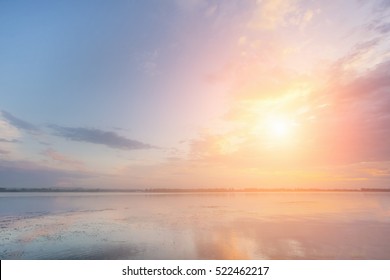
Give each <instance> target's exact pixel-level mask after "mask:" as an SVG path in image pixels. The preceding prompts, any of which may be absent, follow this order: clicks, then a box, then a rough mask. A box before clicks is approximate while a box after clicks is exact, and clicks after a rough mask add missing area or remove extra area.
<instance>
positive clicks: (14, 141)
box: [0, 138, 19, 143]
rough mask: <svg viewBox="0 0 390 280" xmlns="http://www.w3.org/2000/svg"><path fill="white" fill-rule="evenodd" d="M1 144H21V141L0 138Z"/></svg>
mask: <svg viewBox="0 0 390 280" xmlns="http://www.w3.org/2000/svg"><path fill="white" fill-rule="evenodd" d="M0 142H3V143H17V142H19V141H18V140H16V139H5V138H0Z"/></svg>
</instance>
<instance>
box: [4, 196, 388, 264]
mask: <svg viewBox="0 0 390 280" xmlns="http://www.w3.org/2000/svg"><path fill="white" fill-rule="evenodd" d="M0 259H337V260H340V259H390V193H360V192H356V193H342V192H334V193H332V192H326V193H318V192H317V193H314V192H313V193H306V192H304V193H294V192H285V193H283V192H281V193H277V192H275V193H214V194H210V193H204V194H202V193H197V194H183V193H176V194H139V193H0Z"/></svg>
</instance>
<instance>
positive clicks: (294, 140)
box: [0, 0, 390, 189]
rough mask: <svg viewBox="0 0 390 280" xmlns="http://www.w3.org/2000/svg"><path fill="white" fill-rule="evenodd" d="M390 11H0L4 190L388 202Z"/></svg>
mask: <svg viewBox="0 0 390 280" xmlns="http://www.w3.org/2000/svg"><path fill="white" fill-rule="evenodd" d="M389 34H390V2H389V1H387V0H376V1H361V0H345V1H313V0H291V1H283V0H258V1H255V0H251V1H250V0H248V1H240V0H227V1H211V0H188V1H180V0H167V1H154V0H147V1H130V0H118V1H103V0H96V1H89V0H84V1H74V0H68V1H64V0H60V1H42V0H37V1H26V0H14V1H7V0H6V1H0V61H1V63H0V112H1V113H0V188H41V187H43V188H45V187H61V188H78V187H82V188H129V189H132V188H136V189H139V188H197V187H205V188H216V187H222V188H237V187H245V188H312V187H318V188H331V189H333V188H366V187H372V188H388V187H390V144H389V143H390V142H389V140H388V139H389V138H390V39H389V38H390V37H389Z"/></svg>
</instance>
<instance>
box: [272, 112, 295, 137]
mask: <svg viewBox="0 0 390 280" xmlns="http://www.w3.org/2000/svg"><path fill="white" fill-rule="evenodd" d="M265 128H266V132H267V134H268V135H269V136H270V137H271V138H273V139H283V138H289V137H291V134H292V131H293V128H294V122H293V121H292V120H290V119H288V118H286V117H282V116H269V117H268V118H266V121H265Z"/></svg>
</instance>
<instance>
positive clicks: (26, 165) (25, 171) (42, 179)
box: [0, 160, 91, 188]
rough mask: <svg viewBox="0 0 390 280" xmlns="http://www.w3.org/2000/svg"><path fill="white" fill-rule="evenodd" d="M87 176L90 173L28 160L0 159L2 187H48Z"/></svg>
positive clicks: (76, 185) (75, 185)
mask: <svg viewBox="0 0 390 280" xmlns="http://www.w3.org/2000/svg"><path fill="white" fill-rule="evenodd" d="M89 177H91V174H87V173H85V172H84V173H83V172H80V171H67V170H61V169H55V168H51V167H47V166H43V165H39V164H36V163H33V162H29V161H6V160H0V178H1V180H0V187H2V188H49V187H56V186H61V184H62V182H64V180H66V181H68V182H71V181H72V180H75V181H76V180H80V179H83V178H84V179H85V178H89ZM72 186H74V187H79V186H80V185H78V184H77V183H75V184H74V185H72Z"/></svg>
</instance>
